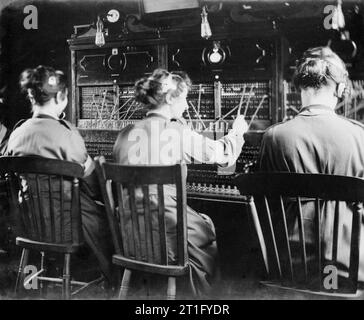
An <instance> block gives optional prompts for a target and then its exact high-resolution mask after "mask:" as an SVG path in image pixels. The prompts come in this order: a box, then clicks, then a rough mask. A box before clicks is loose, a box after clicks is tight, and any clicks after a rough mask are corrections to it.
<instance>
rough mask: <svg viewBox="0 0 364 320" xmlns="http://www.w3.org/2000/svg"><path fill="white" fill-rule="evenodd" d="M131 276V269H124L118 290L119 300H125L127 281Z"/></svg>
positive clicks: (127, 289)
mask: <svg viewBox="0 0 364 320" xmlns="http://www.w3.org/2000/svg"><path fill="white" fill-rule="evenodd" d="M130 278H131V271H130V270H129V269H125V270H124V274H123V279H122V280H121V286H120V291H119V300H125V299H126V296H127V295H128V291H129V283H130Z"/></svg>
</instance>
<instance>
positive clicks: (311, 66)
mask: <svg viewBox="0 0 364 320" xmlns="http://www.w3.org/2000/svg"><path fill="white" fill-rule="evenodd" d="M346 77H347V71H346V67H345V64H344V62H343V61H342V60H341V59H340V58H339V56H338V55H337V54H335V53H334V52H333V51H332V50H331V49H330V48H329V47H317V48H311V49H308V50H306V51H305V52H304V53H303V55H302V58H301V59H300V60H299V62H298V64H297V68H296V71H295V74H294V79H293V81H294V84H295V85H296V87H299V88H303V89H306V88H314V89H320V88H321V87H322V86H325V85H327V84H328V81H329V80H332V81H334V82H335V83H340V82H345V81H346Z"/></svg>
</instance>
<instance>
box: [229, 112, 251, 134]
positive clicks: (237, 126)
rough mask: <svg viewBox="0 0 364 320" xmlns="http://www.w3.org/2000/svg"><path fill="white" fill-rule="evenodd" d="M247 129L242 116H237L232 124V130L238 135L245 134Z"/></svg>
mask: <svg viewBox="0 0 364 320" xmlns="http://www.w3.org/2000/svg"><path fill="white" fill-rule="evenodd" d="M248 129H249V126H248V123H247V122H246V121H245V118H244V116H242V115H238V116H237V117H236V119H235V120H234V122H233V130H234V131H237V132H239V133H245V132H247V131H248Z"/></svg>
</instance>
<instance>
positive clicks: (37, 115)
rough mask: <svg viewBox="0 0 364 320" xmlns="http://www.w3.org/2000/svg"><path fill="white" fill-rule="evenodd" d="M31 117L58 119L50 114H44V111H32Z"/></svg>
mask: <svg viewBox="0 0 364 320" xmlns="http://www.w3.org/2000/svg"><path fill="white" fill-rule="evenodd" d="M32 118H38V119H54V120H59V119H57V118H55V117H52V116H51V115H49V114H45V113H34V114H33V117H32Z"/></svg>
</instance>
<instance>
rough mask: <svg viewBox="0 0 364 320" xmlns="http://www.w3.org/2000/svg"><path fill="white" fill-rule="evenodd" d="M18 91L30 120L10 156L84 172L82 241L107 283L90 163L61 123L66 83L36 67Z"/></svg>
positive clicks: (103, 221)
mask: <svg viewBox="0 0 364 320" xmlns="http://www.w3.org/2000/svg"><path fill="white" fill-rule="evenodd" d="M20 87H21V89H22V91H23V92H25V93H26V94H27V96H28V98H29V100H30V102H31V105H32V112H33V116H32V118H30V119H28V120H22V121H20V122H18V124H17V125H16V126H15V128H14V130H13V132H12V134H11V135H10V138H9V143H8V154H9V155H13V156H41V157H45V158H52V159H60V160H66V161H72V162H77V163H79V164H81V165H82V166H83V168H84V177H83V179H82V180H81V183H80V186H81V210H82V225H83V231H84V237H85V240H86V242H87V244H88V245H89V247H90V248H91V249H92V251H93V252H94V253H95V255H96V257H97V259H98V261H99V265H100V269H101V270H102V272H103V273H104V275H105V276H106V277H107V278H108V280H111V255H112V251H113V246H112V243H111V238H110V235H109V234H110V233H109V227H108V222H107V218H106V213H105V211H104V207H103V205H101V204H100V203H98V202H96V201H97V200H99V199H101V195H100V193H99V189H98V188H99V187H98V183H97V178H96V174H95V173H94V163H93V161H92V159H91V158H90V156H89V155H88V154H87V151H86V147H85V143H84V141H83V139H82V137H81V135H80V134H79V132H78V131H77V129H76V128H75V127H74V126H73V125H72V124H71V123H69V122H68V121H66V120H63V116H64V110H65V108H66V106H67V103H68V99H67V94H68V92H67V83H66V77H65V75H64V74H63V72H62V71H58V70H55V69H53V68H51V67H46V66H38V67H37V68H35V69H27V70H25V71H24V72H23V73H22V74H21V76H20Z"/></svg>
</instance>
